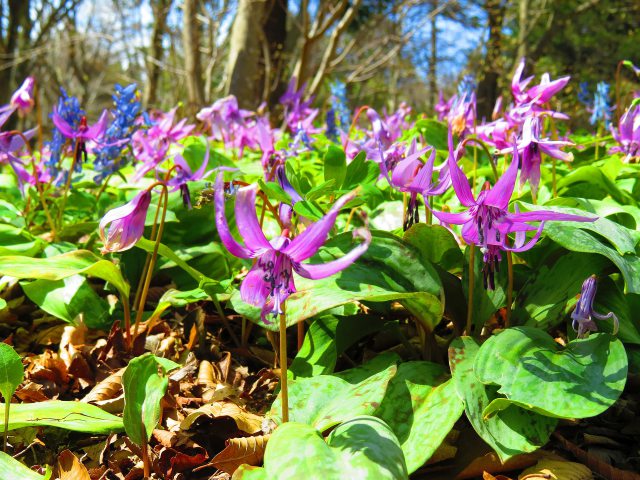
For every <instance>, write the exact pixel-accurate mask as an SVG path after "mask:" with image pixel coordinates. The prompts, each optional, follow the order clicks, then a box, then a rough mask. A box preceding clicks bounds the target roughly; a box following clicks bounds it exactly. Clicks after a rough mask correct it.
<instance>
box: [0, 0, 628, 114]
mask: <svg viewBox="0 0 640 480" xmlns="http://www.w3.org/2000/svg"><path fill="white" fill-rule="evenodd" d="M0 27H1V28H0V87H1V88H0V101H2V102H6V101H7V100H8V96H9V95H10V93H11V92H12V91H13V89H14V88H15V87H16V86H17V85H18V84H19V83H20V82H21V81H22V79H23V78H24V77H25V76H26V75H29V74H31V75H35V76H36V77H37V78H38V80H39V86H40V90H39V95H40V97H41V99H42V102H43V106H44V109H43V110H46V109H48V108H50V106H51V105H52V104H53V102H55V99H56V98H57V96H58V93H59V87H60V86H64V87H65V88H68V89H70V90H71V91H72V92H73V93H74V94H75V95H78V96H79V97H80V98H81V100H82V101H83V102H84V103H85V104H86V105H87V107H88V109H89V113H90V114H93V113H95V112H97V111H99V110H100V109H102V108H103V107H104V106H105V105H106V104H108V103H109V101H110V100H109V95H110V92H111V90H112V85H113V83H115V82H118V83H128V82H132V81H136V82H138V84H139V85H140V87H141V90H142V91H143V101H144V103H145V105H147V106H151V107H157V108H164V109H166V108H170V107H172V106H174V105H176V104H178V103H179V102H182V103H183V104H184V105H185V106H186V107H187V108H188V111H189V112H191V113H193V112H195V111H197V109H198V108H200V107H202V106H204V105H208V104H210V103H211V102H213V101H214V100H215V99H216V98H219V97H220V96H223V95H225V94H234V95H236V96H237V97H238V100H239V102H240V104H241V105H242V106H244V107H246V108H257V107H258V105H260V104H261V103H262V102H265V104H266V105H267V107H268V108H270V109H274V107H276V105H277V100H278V98H279V97H280V95H281V94H282V93H283V91H284V89H285V88H286V85H287V83H288V82H289V79H290V78H291V77H292V76H295V77H296V78H297V83H298V86H300V85H302V84H306V89H307V91H308V92H309V93H312V94H316V95H319V97H320V98H319V100H320V102H322V101H323V100H324V98H325V97H326V96H327V95H328V90H329V89H328V85H329V80H339V81H341V82H344V83H345V84H346V86H347V91H348V94H349V95H348V96H349V99H350V101H352V102H353V104H356V103H360V104H362V103H366V104H370V105H373V106H376V107H381V106H387V107H394V106H395V105H396V104H397V103H398V102H399V101H401V100H405V101H407V102H409V103H410V104H412V105H413V106H414V107H416V108H417V109H419V110H425V109H429V108H431V107H432V106H433V105H434V103H435V101H436V98H437V91H438V90H439V89H444V90H445V91H446V92H447V93H450V92H451V91H453V89H454V88H455V84H456V83H457V80H458V79H459V77H461V76H462V75H464V74H467V73H472V74H474V76H475V80H476V82H478V104H479V112H480V113H479V116H480V117H482V116H483V115H484V116H487V115H489V114H490V112H491V109H492V108H493V104H494V102H495V99H496V97H497V96H498V95H499V94H500V93H502V92H504V91H505V90H506V89H507V88H508V81H509V78H510V74H511V73H512V71H513V68H514V65H515V64H516V62H517V60H518V58H519V57H520V56H523V55H526V56H527V57H528V59H529V63H528V65H529V68H530V69H531V70H532V73H535V71H538V72H541V71H550V72H551V73H552V75H554V74H555V75H558V74H563V73H565V72H566V73H570V74H571V75H573V76H574V82H572V84H571V87H570V88H569V89H567V94H566V95H567V98H569V97H570V96H571V95H572V94H575V90H576V89H577V88H578V85H579V83H580V82H583V81H584V82H588V83H589V84H591V85H593V84H595V83H596V82H597V81H600V80H605V81H610V82H612V81H613V75H614V72H615V68H616V64H617V62H618V61H619V60H620V59H623V58H627V59H630V60H632V61H635V62H636V63H638V62H640V58H639V57H638V55H639V54H640V53H639V52H640V51H638V49H637V45H638V43H639V41H640V37H639V31H640V30H639V27H640V3H638V2H637V1H635V0H622V1H621V0H566V1H562V2H556V1H552V0H519V1H517V2H506V1H504V0H475V1H463V0H457V1H456V0H449V1H447V0H398V1H384V0H0ZM573 96H574V97H575V95H573ZM567 101H569V100H567ZM571 101H573V100H571Z"/></svg>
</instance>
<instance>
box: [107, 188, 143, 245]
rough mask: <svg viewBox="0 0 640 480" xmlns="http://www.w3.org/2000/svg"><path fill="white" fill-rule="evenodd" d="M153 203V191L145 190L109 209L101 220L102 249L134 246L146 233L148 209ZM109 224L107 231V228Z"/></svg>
mask: <svg viewBox="0 0 640 480" xmlns="http://www.w3.org/2000/svg"><path fill="white" fill-rule="evenodd" d="M150 203H151V191H149V190H143V191H142V192H140V193H138V194H137V195H136V196H135V197H133V199H132V200H131V201H130V202H128V203H126V204H124V205H122V206H121V207H118V208H114V209H113V210H109V211H108V212H107V214H106V215H105V216H104V217H102V220H100V226H99V228H100V239H101V240H102V243H103V244H104V246H103V247H102V249H101V250H100V251H101V252H102V253H103V254H104V253H108V252H123V251H125V250H128V249H130V248H131V247H133V246H134V245H135V244H136V242H137V241H138V240H140V238H141V237H142V234H143V233H144V223H145V219H146V218H147V210H148V209H149V204H150ZM107 226H109V229H108V231H107V232H105V229H106V228H107Z"/></svg>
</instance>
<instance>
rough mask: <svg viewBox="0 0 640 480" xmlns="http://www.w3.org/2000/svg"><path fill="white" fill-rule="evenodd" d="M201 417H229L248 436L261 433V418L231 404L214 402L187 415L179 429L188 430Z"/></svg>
mask: <svg viewBox="0 0 640 480" xmlns="http://www.w3.org/2000/svg"><path fill="white" fill-rule="evenodd" d="M202 416H207V417H209V418H220V417H230V418H232V419H233V420H234V422H235V423H236V426H237V427H238V429H240V430H242V431H243V432H245V433H248V434H250V435H253V434H254V433H258V432H260V431H262V419H263V417H261V416H260V415H256V414H254V413H251V412H248V411H246V410H245V409H244V408H242V407H240V406H238V405H236V404H235V403H233V402H215V403H209V404H207V405H203V406H202V407H200V408H198V409H197V410H195V411H193V412H191V413H190V414H189V415H187V417H186V418H185V419H184V420H183V421H182V422H181V423H180V428H181V429H182V430H189V428H190V427H191V425H192V424H193V422H195V421H196V420H197V419H198V418H200V417H202Z"/></svg>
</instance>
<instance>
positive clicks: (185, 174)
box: [167, 142, 213, 210]
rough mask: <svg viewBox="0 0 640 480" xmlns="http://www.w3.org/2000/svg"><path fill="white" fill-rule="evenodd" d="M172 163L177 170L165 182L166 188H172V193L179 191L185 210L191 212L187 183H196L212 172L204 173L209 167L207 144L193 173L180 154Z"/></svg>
mask: <svg viewBox="0 0 640 480" xmlns="http://www.w3.org/2000/svg"><path fill="white" fill-rule="evenodd" d="M173 162H174V164H175V165H176V166H178V169H177V173H176V175H175V176H174V177H173V178H172V179H171V180H169V181H168V182H167V186H169V187H173V190H172V191H175V190H178V189H179V190H180V193H181V194H182V203H183V204H184V206H185V207H186V208H187V209H189V210H191V194H190V193H189V185H188V183H187V182H197V181H198V180H202V179H203V178H207V177H208V176H209V175H211V174H212V173H213V170H209V171H208V172H207V171H206V169H207V165H209V143H208V142H207V151H206V153H205V155H204V158H203V159H202V164H201V165H200V167H199V168H198V170H196V171H195V172H194V171H193V170H192V169H191V167H190V166H189V164H188V163H187V162H186V161H185V159H184V157H183V156H182V155H180V154H177V155H176V156H175V158H174V159H173Z"/></svg>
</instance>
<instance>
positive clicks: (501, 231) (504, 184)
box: [433, 130, 597, 290]
mask: <svg viewBox="0 0 640 480" xmlns="http://www.w3.org/2000/svg"><path fill="white" fill-rule="evenodd" d="M449 151H450V152H452V151H453V138H452V135H451V130H449ZM456 151H457V150H456ZM447 162H448V165H449V171H450V174H451V181H452V184H453V189H454V191H455V193H456V196H457V197H458V200H460V203H461V204H462V205H464V206H465V207H467V210H466V211H464V212H460V213H449V212H439V211H435V210H434V211H433V214H434V215H435V216H436V217H437V218H438V219H439V220H441V221H443V222H445V223H448V224H454V225H462V238H463V239H464V240H465V242H467V243H468V244H474V245H477V246H479V247H480V249H481V251H482V253H483V261H484V267H483V270H482V272H483V277H484V285H485V288H489V289H491V290H493V289H494V288H495V281H494V275H495V272H496V271H498V270H499V262H500V261H501V260H502V253H501V252H502V251H503V250H504V251H512V252H522V251H525V250H529V249H530V248H533V246H534V245H535V244H536V242H537V241H538V239H539V238H540V235H541V234H542V229H543V228H544V222H545V221H552V220H553V221H573V222H593V221H595V220H596V219H597V217H593V218H588V217H582V216H579V215H570V214H564V213H558V212H552V211H546V210H535V211H531V212H523V213H520V212H519V211H518V210H517V209H516V211H515V213H509V210H508V209H509V201H510V200H511V195H512V194H513V189H514V187H515V182H516V178H517V176H518V163H519V162H518V150H517V148H515V147H514V149H513V159H512V161H511V165H509V168H507V171H506V172H505V173H504V175H502V177H500V179H499V180H498V181H497V182H496V184H495V185H494V186H493V188H490V185H489V182H487V183H486V184H485V188H484V189H483V190H482V192H480V194H479V195H478V198H475V196H474V194H473V192H472V191H471V187H470V186H469V180H468V179H467V177H466V176H465V174H464V173H463V172H462V169H461V168H460V166H459V165H458V162H457V155H451V153H450V154H449V158H448V159H447ZM529 222H540V225H539V226H538V228H537V229H536V228H535V227H534V226H532V225H529ZM534 230H536V233H535V234H534V236H533V237H532V238H531V239H530V240H529V241H526V240H527V239H526V233H527V232H529V231H534ZM511 233H515V239H514V242H513V245H509V244H508V243H507V240H508V235H509V234H511Z"/></svg>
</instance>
